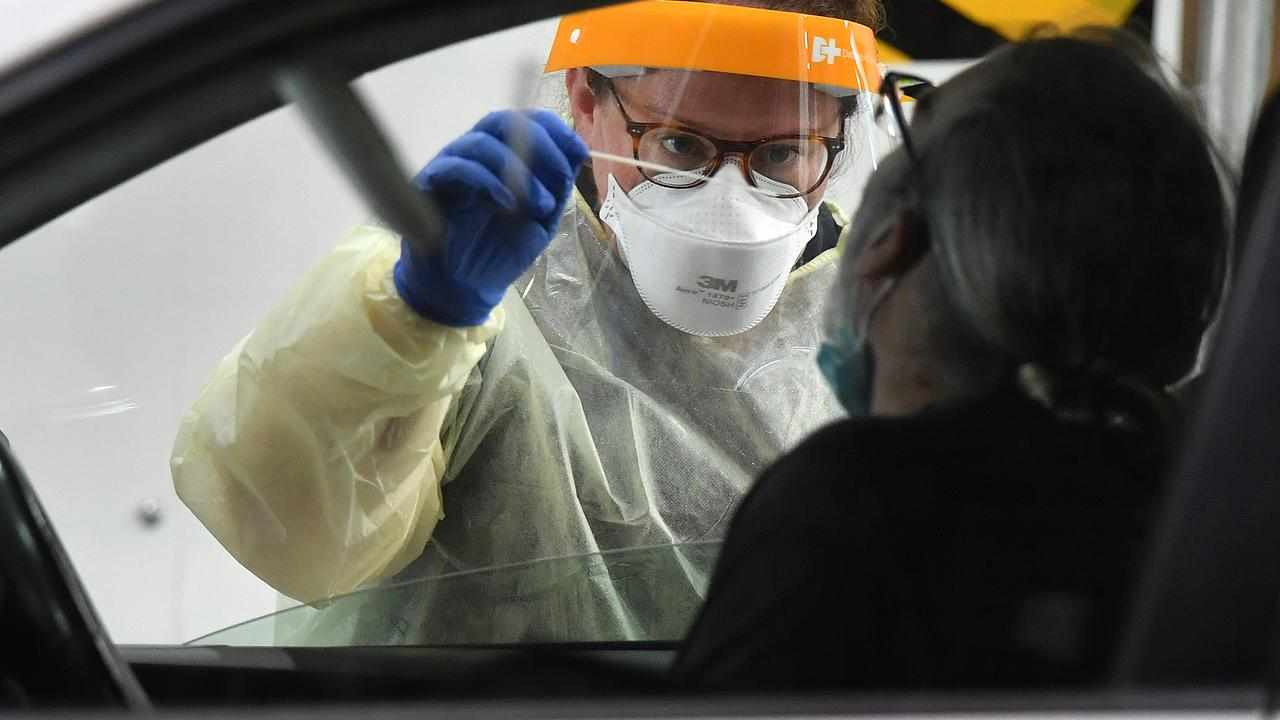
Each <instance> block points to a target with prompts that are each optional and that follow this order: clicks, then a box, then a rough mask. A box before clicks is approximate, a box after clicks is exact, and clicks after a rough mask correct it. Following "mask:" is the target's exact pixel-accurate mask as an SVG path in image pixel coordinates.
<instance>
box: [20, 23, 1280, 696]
mask: <svg viewBox="0 0 1280 720" xmlns="http://www.w3.org/2000/svg"><path fill="white" fill-rule="evenodd" d="M600 4H604V3H603V2H599V1H598V0H595V1H593V0H537V1H530V2H521V3H514V4H513V3H509V2H505V0H473V2H469V3H466V4H459V5H453V4H448V3H430V2H427V3H424V2H410V1H408V0H372V1H370V2H364V3H359V4H355V3H346V2H337V1H324V0H321V1H318V2H298V1H295V0H284V1H281V2H277V3H272V4H271V5H270V6H264V5H262V4H256V5H255V4H254V3H250V2H246V1H244V0H212V1H211V0H185V1H182V2H172V3H164V4H156V5H154V6H150V7H143V8H142V9H140V10H138V11H136V12H135V13H133V14H131V15H129V16H127V17H124V18H122V19H120V20H118V21H116V22H115V24H111V25H108V26H106V27H104V28H102V29H101V30H100V31H99V32H97V33H95V34H94V35H92V36H90V37H87V38H84V39H81V40H78V41H76V42H77V43H79V45H78V46H77V50H78V52H76V53H67V54H66V55H64V56H62V57H63V58H64V59H62V60H58V61H46V62H35V63H32V64H30V65H28V66H25V67H22V68H19V69H18V70H17V71H16V72H15V73H14V74H13V75H12V76H11V77H10V82H8V83H5V84H3V86H0V126H3V127H5V128H6V130H5V134H7V135H9V136H10V137H9V141H8V142H5V143H3V144H2V145H0V198H4V200H3V201H2V202H0V247H3V246H4V245H6V244H8V243H10V242H12V241H14V240H15V239H17V238H20V237H22V236H23V235H24V234H25V233H27V232H28V231H30V230H31V229H32V228H35V227H37V226H39V225H40V224H42V223H44V222H46V221H48V220H49V219H51V218H53V217H56V216H58V215H59V214H61V213H63V212H64V211H67V210H68V209H70V208H72V207H74V206H75V205H77V204H78V203H80V202H82V201H83V200H85V199H87V198H89V197H92V196H94V195H95V194H97V193H99V192H102V191H104V190H106V189H108V188H110V187H112V186H114V185H116V184H118V183H121V182H123V181H125V180H126V179H128V178H130V177H133V176H134V175H136V174H138V173H140V172H142V171H143V170H145V169H147V168H150V167H152V166H154V165H156V164H158V163H160V162H162V161H163V160H165V159H167V158H169V157H172V156H174V155H176V154H177V153H179V152H181V151H183V150H184V149H186V148H189V147H192V146H193V145H195V144H197V143H199V142H202V141H204V140H206V139H208V138H211V137H213V136H215V135H217V134H218V133H221V132H224V131H226V130H228V129H230V128H233V127H235V126H236V125H238V124H240V123H243V122H247V121H248V120H249V119H252V118H254V117H257V116H259V115H262V114H263V113H266V112H267V111H269V110H271V109H274V108H276V107H279V106H281V105H283V104H286V103H290V102H292V103H296V104H297V105H298V106H299V107H300V108H301V110H302V111H303V114H304V116H305V117H306V119H307V121H308V123H309V124H310V125H311V127H312V129H313V131H314V132H315V133H316V136H317V137H318V138H320V140H321V141H322V143H323V144H324V146H325V147H326V148H327V149H328V151H329V152H330V153H331V154H332V156H333V157H334V158H335V160H336V161H337V163H338V164H339V166H340V167H341V168H342V170H343V172H344V173H345V174H346V175H347V177H348V179H349V180H350V181H351V183H352V184H353V185H355V186H356V187H357V188H358V190H359V192H360V194H361V196H362V197H363V198H364V199H365V201H366V202H367V203H368V204H369V205H370V206H371V207H373V208H376V209H377V211H378V213H379V214H380V215H381V216H382V217H383V218H385V219H386V220H387V222H388V223H389V224H391V225H392V226H393V227H396V228H397V229H401V230H403V231H406V232H412V231H415V230H417V231H420V232H421V233H425V234H431V233H432V230H431V228H433V227H435V226H437V225H438V224H439V223H440V222H441V221H440V219H439V218H438V217H437V216H436V215H435V213H434V211H433V210H432V209H431V208H430V206H429V205H427V204H423V203H421V202H418V201H416V199H415V197H414V195H413V194H412V193H411V192H410V191H409V188H408V186H407V185H405V184H404V183H403V182H401V181H400V178H401V177H402V172H401V169H400V168H399V167H397V165H396V164H395V161H394V159H393V158H392V157H391V155H390V152H389V151H388V149H387V143H386V140H385V138H384V137H382V136H381V134H380V133H379V130H378V128H377V125H376V123H375V122H373V120H372V118H371V116H370V114H369V112H368V110H367V109H366V108H365V106H364V105H363V104H362V102H361V100H360V99H359V98H358V97H357V96H356V95H355V94H354V93H352V91H351V89H350V87H349V86H348V82H349V81H351V80H353V79H354V78H357V77H359V76H360V75H361V74H363V73H365V72H368V71H369V70H371V69H374V68H378V67H381V66H383V65H386V64H388V63H391V62H393V61H395V60H398V59H401V58H405V57H408V56H411V55H414V54H418V53H422V52H424V51H426V50H429V49H431V48H433V47H438V46H442V45H445V44H448V43H451V42H455V41H458V40H462V39H465V38H468V37H473V36H476V35H479V34H482V33H485V32H489V31H492V30H495V29H499V28H503V27H509V26H513V25H516V24H519V23H522V22H526V21H531V20H534V19H539V18H544V17H550V16H553V15H557V14H561V13H564V12H569V11H573V10H578V9H582V8H585V7H589V6H593V5H600ZM444 13H447V14H448V18H449V19H448V22H443V21H442V16H443V14H444ZM15 78H16V79H17V80H21V82H17V81H14V79H15ZM123 78H128V81H122V79H123ZM1277 107H1280V106H1277V104H1276V98H1272V99H1271V100H1270V101H1269V102H1268V105H1267V108H1268V109H1267V110H1266V112H1265V113H1264V114H1275V112H1280V111H1277V110H1276V108H1277ZM1273 134H1274V128H1273V127H1271V126H1269V125H1268V126H1264V130H1263V131H1260V132H1259V133H1258V135H1257V136H1255V137H1254V138H1253V139H1252V141H1251V144H1250V150H1249V156H1248V157H1249V159H1248V163H1249V167H1250V168H1252V171H1251V172H1248V173H1246V177H1245V180H1244V186H1243V188H1242V189H1241V192H1242V195H1243V196H1246V197H1247V196H1253V197H1256V198H1259V200H1258V201H1257V202H1256V203H1242V205H1241V212H1242V213H1243V214H1247V215H1248V217H1242V218H1240V221H1239V222H1238V227H1239V228H1241V229H1242V231H1243V232H1245V235H1244V236H1241V237H1238V238H1237V240H1236V242H1237V243H1238V245H1239V248H1240V250H1239V258H1240V262H1239V270H1238V272H1237V273H1236V276H1235V278H1234V279H1233V281H1232V287H1231V290H1230V295H1229V297H1228V299H1227V302H1226V303H1225V306H1224V309H1223V310H1222V313H1221V320H1220V329H1219V332H1218V333H1217V335H1216V338H1215V342H1214V346H1213V347H1212V349H1211V352H1210V353H1209V355H1208V360H1207V362H1206V365H1205V372H1204V376H1203V381H1202V387H1201V389H1200V391H1199V393H1198V398H1197V401H1196V404H1195V407H1194V411H1193V412H1192V413H1191V417H1190V418H1189V422H1188V430H1187V433H1186V443H1185V447H1184V449H1183V451H1182V457H1181V460H1180V461H1179V462H1178V463H1177V465H1176V467H1175V468H1174V470H1173V472H1172V474H1171V476H1170V480H1169V486H1168V487H1169V493H1168V497H1167V501H1166V504H1165V507H1164V509H1163V515H1162V518H1161V521H1160V523H1159V531H1158V532H1157V534H1156V536H1155V538H1154V541H1153V542H1152V544H1151V547H1150V548H1149V550H1148V561H1147V563H1146V566H1145V572H1144V575H1143V577H1141V578H1139V579H1138V582H1137V583H1136V585H1135V587H1134V588H1133V598H1134V600H1133V603H1132V610H1131V618H1130V621H1129V623H1128V628H1127V631H1126V634H1125V636H1124V637H1122V638H1118V641H1117V645H1116V648H1115V657H1114V672H1113V674H1112V682H1111V683H1110V685H1108V686H1107V687H1099V688H1094V689H1090V690H1088V691H1079V692H1074V691H1073V692H1070V693H1052V694H1029V693H1023V694H1018V695H1016V696H1010V695H992V694H990V693H986V692H984V689H983V688H973V689H972V692H971V693H968V692H966V693H965V694H963V695H958V694H955V693H951V694H948V695H941V696H936V697H933V696H930V697H922V696H890V695H880V696H874V697H868V696H842V697H837V696H827V695H824V696H771V697H767V698H743V697H736V696H718V697H717V696H712V697H705V696H693V695H689V694H678V693H676V692H675V691H674V690H672V689H671V688H669V687H668V685H667V680H666V674H665V671H666V668H667V666H668V665H669V664H670V662H671V661H672V659H673V658H674V655H675V650H676V644H675V643H665V642H654V643H588V644H565V645H556V644H549V645H536V646H527V645H525V646H488V647H479V648H478V647H398V648H378V647H350V648H288V647H279V648H265V647H264V648H247V647H219V646H202V647H159V646H137V645H135V646H127V647H118V646H116V645H115V644H113V643H112V641H111V639H110V638H109V637H108V635H107V633H106V631H105V629H104V626H103V623H102V622H100V620H99V619H98V617H97V614H96V613H95V610H94V608H93V605H92V603H91V602H90V600H89V597H88V594H87V593H86V592H85V590H84V587H83V586H82V583H81V581H80V578H79V576H78V575H77V572H76V569H75V568H74V567H73V566H72V563H71V562H70V560H69V558H68V555H67V553H66V552H65V551H64V550H63V547H62V544H61V543H60V541H59V539H58V536H57V534H56V533H55V532H54V528H53V525H52V523H51V522H50V521H49V519H48V516H47V514H46V513H45V512H44V510H43V509H42V507H41V503H40V500H39V499H38V498H37V496H36V493H35V491H34V490H33V487H32V485H33V483H32V482H31V479H30V478H28V477H27V475H26V474H25V473H24V471H23V469H22V466H21V465H20V463H19V460H20V458H21V455H22V448H21V447H17V446H14V447H11V446H10V443H9V442H8V441H7V440H6V439H5V437H4V435H3V434H0V637H4V638H5V640H4V642H3V643H2V644H0V708H4V709H23V710H44V709H51V708H61V709H79V710H107V709H110V710H124V711H133V712H144V711H150V710H154V709H177V708H187V707H197V708H205V709H214V708H228V707H238V706H245V705H254V706H262V705H271V706H276V707H289V706H294V705H315V704H317V703H325V702H330V701H341V702H343V703H367V704H372V703H385V702H415V703H420V705H417V706H405V710H404V711H405V712H411V711H412V712H416V713H419V714H420V712H421V711H432V710H435V711H440V712H449V713H450V714H453V715H464V716H466V715H473V714H474V715H480V714H490V713H495V712H507V713H512V714H519V715H525V716H532V715H542V716H546V715H552V714H559V715H575V716H587V715H592V714H598V713H602V712H603V713H608V714H619V713H620V712H621V711H622V707H623V706H622V705H620V704H619V702H620V700H622V699H626V700H628V704H627V705H626V706H625V707H626V712H627V713H631V714H652V715H657V716H662V715H671V714H676V713H679V714H682V715H724V714H738V715H766V714H778V713H795V714H815V715H822V714H832V713H903V712H990V711H1003V712H1010V711H1036V712H1040V711H1044V712H1048V711H1055V710H1057V711H1104V710H1115V711H1124V710H1141V711H1158V710H1196V709H1199V710H1209V711H1251V712H1252V711H1257V710H1265V711H1267V712H1270V711H1271V710H1272V709H1273V708H1274V703H1275V700H1274V698H1275V692H1274V689H1275V688H1276V687H1280V662H1278V661H1280V653H1277V650H1280V623H1277V619H1278V618H1280V564H1277V563H1276V562H1275V561H1274V559H1275V558H1276V557H1278V556H1280V523H1277V522H1275V521H1274V518H1275V517H1276V516H1277V514H1280V485H1278V484H1277V483H1275V482H1273V479H1274V477H1275V473H1276V468H1280V444H1277V443H1276V442H1275V441H1274V438H1275V437H1276V436H1277V434H1278V433H1280V383H1277V382H1275V379H1274V373H1275V368H1276V367H1277V366H1278V365H1280V312H1278V309H1280V241H1278V240H1277V239H1278V238H1280V204H1277V203H1274V202H1268V199H1269V198H1277V197H1280V144H1277V143H1276V142H1275V141H1274V138H1273V137H1271V136H1272V135H1273ZM104 146H110V147H113V148H114V149H115V152H114V153H113V154H111V156H110V160H109V161H105V162H99V163H88V164H86V163H80V162H78V158H79V157H81V156H82V155H83V154H84V153H85V152H86V151H87V150H88V149H91V148H94V147H104ZM32 188H36V189H38V190H31V189H32ZM10 347H11V348H13V349H15V350H21V343H20V340H18V341H16V344H12V345H10ZM71 450H72V451H74V448H72V449H71ZM515 701H519V702H518V703H515ZM411 708H416V710H412V709H411Z"/></svg>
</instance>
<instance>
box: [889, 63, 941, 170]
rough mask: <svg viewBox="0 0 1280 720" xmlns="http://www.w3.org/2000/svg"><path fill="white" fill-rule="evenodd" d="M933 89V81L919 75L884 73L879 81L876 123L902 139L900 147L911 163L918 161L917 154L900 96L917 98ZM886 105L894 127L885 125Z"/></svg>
mask: <svg viewBox="0 0 1280 720" xmlns="http://www.w3.org/2000/svg"><path fill="white" fill-rule="evenodd" d="M932 89H933V83H932V82H930V81H929V80H926V79H925V78H922V77H920V76H919V75H910V74H907V73H900V72H888V73H885V75H884V78H882V79H881V81H880V103H879V104H878V105H877V107H876V112H875V119H876V123H877V124H878V125H880V126H881V127H882V128H884V129H885V130H886V131H887V132H888V133H889V134H890V135H891V136H894V137H898V138H900V139H901V140H902V147H903V148H905V149H906V151H907V157H909V158H910V159H911V163H912V165H914V164H916V163H918V162H919V161H920V160H919V155H917V154H916V147H915V144H914V143H912V142H911V132H910V131H909V130H908V125H907V116H906V113H904V112H903V111H902V96H903V95H905V96H907V97H909V98H911V99H913V100H919V99H920V97H921V96H923V95H924V94H925V93H927V92H928V91H930V90H932ZM886 105H887V106H888V108H889V110H888V114H890V115H892V117H893V121H894V123H896V127H893V128H888V127H885V121H886V120H887V118H885V115H886V111H885V106H886Z"/></svg>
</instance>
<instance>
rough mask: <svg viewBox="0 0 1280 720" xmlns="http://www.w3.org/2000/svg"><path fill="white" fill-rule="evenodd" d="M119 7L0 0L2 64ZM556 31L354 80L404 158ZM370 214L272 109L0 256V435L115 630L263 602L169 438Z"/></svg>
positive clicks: (231, 614)
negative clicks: (184, 477)
mask: <svg viewBox="0 0 1280 720" xmlns="http://www.w3.org/2000/svg"><path fill="white" fill-rule="evenodd" d="M128 3H129V0H113V1H112V2H106V1H105V0H40V1H37V2H31V1H28V0H16V1H15V0H0V12H3V13H5V14H6V16H7V17H9V18H13V17H21V18H25V19H24V20H23V21H22V22H19V23H6V24H5V25H3V26H0V65H3V64H4V61H5V60H7V59H12V58H14V57H17V56H18V55H20V54H21V52H20V51H21V50H23V49H25V48H30V47H33V46H38V45H42V44H44V43H46V42H47V41H48V40H49V39H50V38H53V37H56V36H57V34H58V31H59V29H60V28H61V27H62V26H63V25H64V24H65V22H66V21H67V20H68V19H73V18H77V17H85V16H86V15H103V14H105V13H106V11H107V10H108V9H109V6H119V5H124V4H128ZM553 33H554V22H542V23H537V24H534V25H531V26H527V27H524V28H519V29H516V30H512V31H509V32H507V33H504V34H503V36H502V37H501V38H493V37H489V38H484V39H481V40H477V41H472V42H468V43H463V44H460V45H457V46H454V47H451V48H447V49H444V50H441V51H439V52H436V53H432V54H429V55H427V56H424V57H422V58H418V59H415V60H412V61H408V62H404V63H401V64H398V65H396V66H393V67H390V68H386V69H383V70H381V71H379V72H377V73H374V74H373V75H371V76H370V77H368V78H366V79H365V80H363V81H362V82H361V83H360V88H361V90H362V92H363V93H364V94H365V96H366V98H367V99H368V100H369V101H370V104H371V105H372V106H373V107H374V108H375V110H376V111H377V112H378V113H379V115H380V117H381V119H382V121H383V123H384V124H385V126H386V129H387V130H388V132H389V134H390V135H391V136H392V138H393V140H394V141H395V142H396V143H397V145H398V146H399V149H400V153H401V157H402V158H404V160H405V164H406V166H407V167H406V169H416V168H417V167H418V166H420V165H421V164H422V163H423V162H424V161H425V160H426V159H428V158H429V157H431V156H432V155H433V154H434V153H435V151H436V150H437V149H438V148H439V147H440V146H441V145H442V144H444V143H445V142H447V141H448V140H450V139H452V138H453V137H455V136H456V135H458V134H459V133H461V132H463V131H464V130H466V129H467V128H469V127H470V126H471V124H473V123H474V122H475V121H476V120H477V119H478V118H479V117H481V116H482V115H483V114H485V113H486V112H488V111H490V110H492V109H496V108H500V107H508V106H512V105H522V104H525V103H527V102H529V101H530V99H531V98H532V96H533V91H534V87H533V86H534V83H535V81H536V78H537V77H538V74H539V73H538V68H539V67H540V66H541V62H542V60H543V57H544V55H545V52H546V48H547V47H548V46H549V43H550V40H551V37H552V35H553ZM957 67H958V66H957V65H951V64H942V65H936V64H931V65H929V66H927V67H923V68H921V67H917V68H913V70H915V71H917V72H919V71H924V72H925V73H926V74H927V75H929V76H930V77H933V78H935V79H938V80H941V79H943V78H945V77H946V76H948V75H949V74H951V73H952V72H954V71H955V70H956V69H957ZM366 217H367V211H366V209H365V208H364V207H363V206H362V205H361V203H360V202H359V200H358V199H357V198H356V197H355V195H354V194H353V193H352V192H351V191H350V189H349V188H348V187H347V186H346V184H345V181H344V180H343V179H342V177H341V176H340V175H339V174H338V173H337V172H336V171H335V169H334V167H333V166H332V165H331V163H330V162H329V160H328V158H327V157H326V156H325V155H324V154H323V152H322V151H321V149H320V148H319V146H318V145H317V144H316V142H315V141H314V140H313V139H312V137H311V136H310V134H309V133H308V131H307V129H306V128H305V126H304V125H303V123H302V121H301V120H300V118H299V117H298V116H297V115H296V114H295V113H294V112H293V111H292V110H291V109H284V110H281V111H278V112H275V113H272V114H270V115H268V116H265V117H263V118H260V119H258V120H256V121H254V122H253V123H251V124H249V125H247V126H244V127H242V128H239V129H236V130H234V131H232V132H230V133H227V134H226V135H223V136H221V137H219V138H216V139H214V140H212V141H210V142H208V143H206V144H204V145H202V146H201V147H198V148H196V149H194V150H192V151H190V152H188V153H186V154H184V155H182V156H180V157H178V158H175V159H173V160H171V161H169V162H167V163H165V164H163V165H162V166H160V167H157V168H155V169H153V170H152V171H150V172H148V173H146V174H144V175H142V176H139V177H138V178H135V179H134V180H132V181H130V182H128V183H126V184H124V185H122V186H120V187H118V188H116V189H114V190H112V191H111V192H109V193H107V194H105V195H103V196H101V197H99V198H97V199H95V200H92V201H90V202H88V203H86V204H85V205H83V206H82V207H80V208H78V209H76V210H74V211H72V212H70V213H68V214H66V215H65V216H63V217H61V218H59V219H58V220H56V221H54V222H52V223H50V224H49V225H47V226H45V227H43V228H41V229H40V230H38V231H36V232H33V233H31V234H30V235H29V236H28V237H26V238H24V239H23V240H21V241H19V242H18V243H16V244H14V245H11V246H9V247H8V248H6V249H4V250H0V333H3V334H4V336H5V337H7V338H14V339H15V342H14V343H13V344H11V345H10V346H9V347H8V348H6V349H5V351H4V352H0V429H3V430H4V432H5V433H6V434H7V435H8V436H9V438H10V440H11V442H12V445H13V447H14V450H15V451H16V452H17V454H18V457H19V458H20V459H21V461H22V462H23V464H24V465H25V467H26V469H27V472H28V474H29V475H30V476H31V478H32V480H33V482H34V483H35V485H36V488H37V490H38V492H39V494H40V497H41V499H42V501H43V502H44V504H45V506H46V509H47V510H48V511H49V513H50V514H51V516H52V518H53V520H54V523H55V525H56V527H57V530H58V532H59V534H60V535H61V536H62V539H63V541H64V543H65V544H66V545H67V548H68V551H69V552H70V554H71V557H72V560H73V561H74V563H75V565H76V567H77V569H78V570H79V572H80V573H81V575H82V577H83V578H84V580H85V582H86V584H87V586H88V588H89V592H90V594H91V596H92V599H93V601H94V603H95V605H96V606H97V608H98V610H99V612H100V613H101V615H102V616H103V618H104V620H105V621H106V624H107V627H108V629H109V630H110V632H111V633H112V635H113V637H114V639H115V640H116V641H117V642H126V643H173V642H181V641H185V640H189V639H191V638H194V637H196V636H198V635H201V634H204V633H207V632H210V631H213V630H215V629H218V628H221V627H224V626H227V625H229V624H232V623H234V622H238V621H242V620H245V619H248V618H250V617H254V616H257V615H261V614H264V613H267V612H271V611H273V610H274V609H276V607H277V596H276V594H275V593H274V592H273V591H271V590H270V589H269V588H268V587H266V586H265V585H264V584H263V583H262V582H260V581H259V580H258V579H257V578H255V577H254V576H252V575H251V574H250V573H248V572H247V571H246V570H244V569H243V568H241V567H240V566H239V565H238V564H236V563H235V561H233V560H232V559H231V558H230V556H229V555H227V554H226V553H225V551H223V550H222V548H221V547H220V546H219V545H218V544H217V543H216V542H215V541H214V540H213V539H212V537H211V536H210V535H209V534H208V533H207V532H206V531H205V530H204V528H203V527H201V526H200V525H199V523H198V522H197V521H196V520H195V519H194V518H193V517H192V516H191V515H190V514H189V513H188V512H187V511H186V509H185V508H184V507H183V506H182V504H181V503H180V502H179V501H178V499H177V497H176V496H175V495H174V493H173V490H172V485H171V482H170V478H169V470H168V457H169V451H170V447H171V443H172V440H173V436H174V432H175V429H176V427H177V425H178V421H179V419H180V417H181V416H182V413H183V412H184V410H185V409H186V408H187V406H188V405H189V404H190V403H191V402H192V400H194V398H195V397H196V394H197V393H198V392H199V389H200V387H201V385H202V384H203V382H204V379H205V377H206V375H207V373H208V372H209V371H210V369H211V368H212V367H213V366H214V364H215V363H216V361H217V360H218V359H219V358H220V357H221V355H222V354H223V353H225V352H226V351H227V350H228V349H229V348H230V347H231V346H232V345H233V344H234V343H235V342H236V341H237V340H238V339H239V338H240V337H241V336H243V335H244V334H245V333H246V332H247V331H248V330H249V329H251V328H252V327H253V325H254V322H255V320H256V319H257V318H259V317H261V316H262V314H263V313H264V312H265V311H266V310H267V309H268V307H269V306H270V305H271V304H272V303H273V302H274V301H275V299H276V298H278V297H280V296H281V295H282V294H283V293H284V292H285V290H286V289H287V288H288V287H289V285H290V284H291V283H292V282H293V281H294V280H295V279H296V278H297V277H298V276H299V275H300V274H301V273H302V272H303V271H304V270H305V269H306V268H307V267H308V266H309V265H310V264H311V263H313V262H314V261H315V260H316V259H318V258H319V257H320V256H321V255H323V254H324V253H325V252H327V251H328V250H329V248H330V247H332V246H333V244H334V243H335V242H336V241H337V240H338V239H339V237H340V236H341V234H342V232H343V230H344V229H345V228H347V227H349V226H351V225H353V224H355V223H357V222H359V221H361V220H363V219H365V218H366ZM148 514H149V515H150V516H151V517H153V518H156V522H155V523H154V524H148V523H146V522H144V520H143V516H144V515H148Z"/></svg>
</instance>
